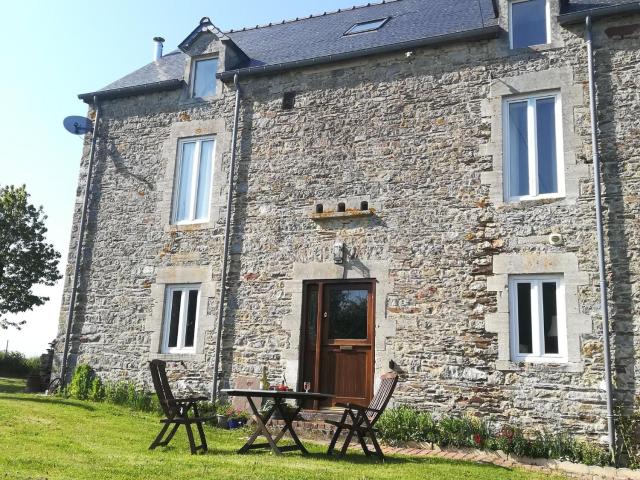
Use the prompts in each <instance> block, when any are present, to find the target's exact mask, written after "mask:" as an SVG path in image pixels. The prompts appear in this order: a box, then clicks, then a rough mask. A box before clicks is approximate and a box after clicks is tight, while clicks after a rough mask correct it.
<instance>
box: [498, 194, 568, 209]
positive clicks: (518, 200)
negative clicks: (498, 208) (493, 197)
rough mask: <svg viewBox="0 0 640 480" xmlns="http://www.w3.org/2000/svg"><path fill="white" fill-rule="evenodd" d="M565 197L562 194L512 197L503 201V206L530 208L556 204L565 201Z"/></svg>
mask: <svg viewBox="0 0 640 480" xmlns="http://www.w3.org/2000/svg"><path fill="white" fill-rule="evenodd" d="M566 199H567V197H566V196H565V195H564V194H561V195H553V196H551V195H549V196H544V197H543V196H540V197H514V198H509V199H507V200H505V201H504V204H505V205H509V206H514V207H518V206H531V205H534V206H535V205H548V204H550V203H556V202H559V201H564V200H566Z"/></svg>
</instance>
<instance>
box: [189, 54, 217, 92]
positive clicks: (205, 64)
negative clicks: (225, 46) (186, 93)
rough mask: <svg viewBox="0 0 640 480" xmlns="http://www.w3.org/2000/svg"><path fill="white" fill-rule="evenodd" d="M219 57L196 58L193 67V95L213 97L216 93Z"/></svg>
mask: <svg viewBox="0 0 640 480" xmlns="http://www.w3.org/2000/svg"><path fill="white" fill-rule="evenodd" d="M217 71H218V59H217V58H206V59H203V60H196V62H195V66H194V67H193V81H192V82H191V85H192V86H191V96H192V97H194V98H204V97H212V96H213V95H215V93H216V72H217Z"/></svg>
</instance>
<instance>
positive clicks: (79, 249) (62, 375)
mask: <svg viewBox="0 0 640 480" xmlns="http://www.w3.org/2000/svg"><path fill="white" fill-rule="evenodd" d="M93 104H94V105H95V112H96V117H95V119H94V122H93V131H92V133H91V135H92V136H91V149H90V150H89V166H88V170H87V180H86V183H85V186H84V200H83V203H82V212H81V214H80V231H79V232H78V246H77V247H76V259H75V266H74V269H73V278H72V280H71V282H72V283H71V298H70V299H69V312H68V314H67V332H66V334H65V337H64V353H63V354H62V370H61V372H60V384H61V386H62V387H64V386H65V385H66V384H67V367H68V365H67V364H68V362H67V356H68V355H69V341H70V339H71V329H72V327H73V313H74V310H75V303H76V293H77V292H78V276H79V273H80V257H81V256H82V243H83V242H84V228H85V218H86V216H87V207H88V205H89V188H90V187H91V174H92V173H93V160H94V158H95V154H96V141H97V139H98V132H97V130H98V121H99V120H100V104H99V103H98V97H97V96H96V95H94V97H93Z"/></svg>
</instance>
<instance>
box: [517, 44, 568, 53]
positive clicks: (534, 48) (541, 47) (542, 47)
mask: <svg viewBox="0 0 640 480" xmlns="http://www.w3.org/2000/svg"><path fill="white" fill-rule="evenodd" d="M559 48H562V45H561V44H560V43H558V42H551V43H541V44H538V45H529V46H528V47H516V48H512V47H511V46H510V47H509V55H526V54H536V53H541V52H548V51H550V50H557V49H559Z"/></svg>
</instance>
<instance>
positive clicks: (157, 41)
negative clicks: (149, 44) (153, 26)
mask: <svg viewBox="0 0 640 480" xmlns="http://www.w3.org/2000/svg"><path fill="white" fill-rule="evenodd" d="M163 44H164V38H162V37H153V61H154V62H157V61H158V60H160V59H161V58H162V47H163Z"/></svg>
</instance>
